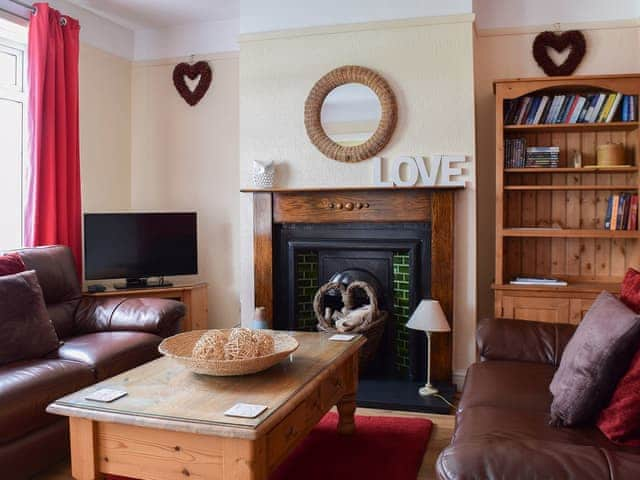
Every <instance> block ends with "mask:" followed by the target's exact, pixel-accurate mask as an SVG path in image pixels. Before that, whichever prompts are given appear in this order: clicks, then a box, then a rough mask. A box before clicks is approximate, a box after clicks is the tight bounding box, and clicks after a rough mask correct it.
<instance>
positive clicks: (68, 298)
mask: <svg viewBox="0 0 640 480" xmlns="http://www.w3.org/2000/svg"><path fill="white" fill-rule="evenodd" d="M17 253H19V254H20V257H22V261H23V262H24V264H25V265H26V266H27V268H28V269H29V270H35V271H36V275H37V276H38V281H39V282H40V286H41V287H42V293H43V294H44V301H45V303H46V305H47V309H48V310H49V316H50V318H51V321H52V322H53V326H54V327H55V329H56V332H57V333H58V337H60V338H62V339H64V338H66V337H69V336H71V335H73V334H74V331H75V326H74V314H75V311H76V308H77V307H78V303H79V302H80V298H81V296H82V293H81V290H80V282H79V280H78V274H77V272H76V266H75V261H74V259H73V254H72V253H71V250H70V249H69V247H65V246H62V245H54V246H48V247H36V248H25V249H22V250H18V251H17Z"/></svg>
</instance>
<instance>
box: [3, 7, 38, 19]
mask: <svg viewBox="0 0 640 480" xmlns="http://www.w3.org/2000/svg"><path fill="white" fill-rule="evenodd" d="M0 12H2V13H6V14H7V15H12V16H14V17H18V18H22V19H23V20H27V21H29V20H31V19H30V18H29V17H25V16H24V15H20V14H19V13H16V12H12V11H11V10H7V9H6V8H2V7H0Z"/></svg>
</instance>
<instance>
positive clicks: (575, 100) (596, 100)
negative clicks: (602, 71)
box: [504, 92, 638, 125]
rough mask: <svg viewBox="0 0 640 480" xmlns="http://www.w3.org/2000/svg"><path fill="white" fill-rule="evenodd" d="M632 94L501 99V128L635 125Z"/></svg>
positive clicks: (635, 107) (530, 96) (633, 96)
mask: <svg viewBox="0 0 640 480" xmlns="http://www.w3.org/2000/svg"><path fill="white" fill-rule="evenodd" d="M637 104H638V98H637V96H636V95H624V94H622V93H602V92H598V93H589V94H581V95H578V94H570V93H567V94H562V95H561V94H559V95H553V96H549V95H526V96H524V97H520V98H515V99H510V100H505V105H504V124H505V125H552V124H562V123H564V124H574V123H610V122H613V121H620V122H635V121H637V119H638V115H637V106H638V105H637Z"/></svg>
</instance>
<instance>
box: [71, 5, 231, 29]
mask: <svg viewBox="0 0 640 480" xmlns="http://www.w3.org/2000/svg"><path fill="white" fill-rule="evenodd" d="M67 1H68V2H69V3H73V4H76V5H78V6H79V7H82V8H85V9H86V10H89V11H91V12H93V13H95V14H97V15H100V16H102V17H105V18H108V19H109V20H112V21H114V22H116V23H118V24H120V25H123V26H125V27H128V28H131V29H133V30H139V29H147V28H151V29H158V28H164V27H169V26H176V25H185V24H189V23H198V22H211V21H217V20H229V19H232V18H237V17H239V16H240V0H180V1H176V0H67Z"/></svg>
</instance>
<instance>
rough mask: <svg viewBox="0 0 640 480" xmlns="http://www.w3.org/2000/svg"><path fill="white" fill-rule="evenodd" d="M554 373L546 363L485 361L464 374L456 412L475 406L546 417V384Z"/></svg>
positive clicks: (552, 368)
mask: <svg viewBox="0 0 640 480" xmlns="http://www.w3.org/2000/svg"><path fill="white" fill-rule="evenodd" d="M554 373H555V369H554V367H553V365H549V364H546V363H529V362H500V361H491V360H489V361H486V362H480V363H474V364H473V365H471V366H470V367H469V369H468V370H467V376H466V379H465V383H464V390H463V393H462V398H461V399H460V404H459V407H458V408H459V410H465V409H467V408H469V407H475V406H491V407H499V408H506V409H515V410H525V411H536V412H543V413H547V412H548V411H549V406H550V405H551V393H550V392H549V382H551V379H552V378H553V374H554Z"/></svg>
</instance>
